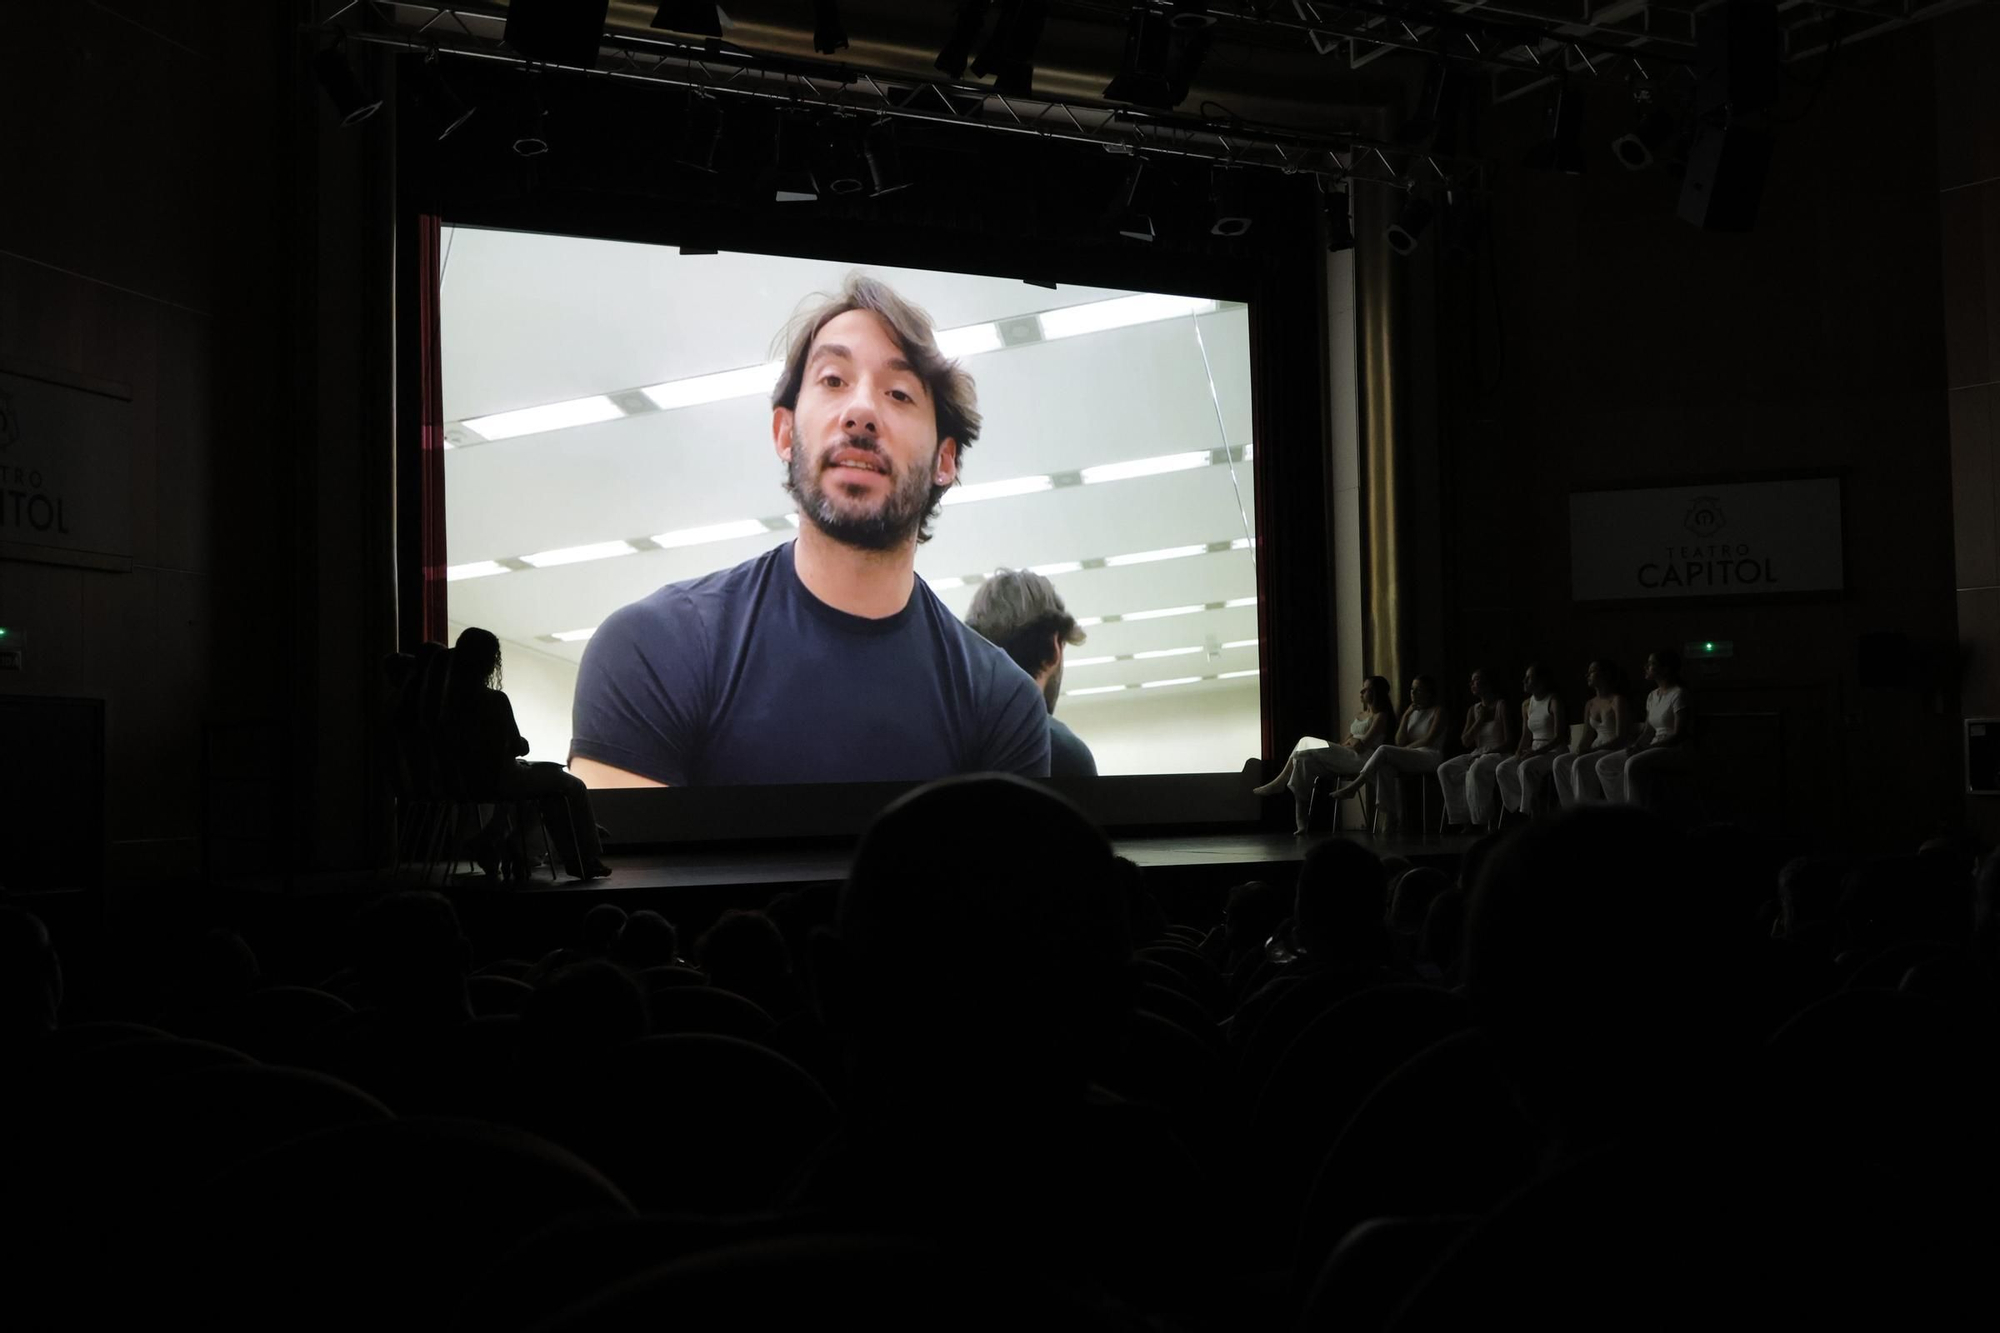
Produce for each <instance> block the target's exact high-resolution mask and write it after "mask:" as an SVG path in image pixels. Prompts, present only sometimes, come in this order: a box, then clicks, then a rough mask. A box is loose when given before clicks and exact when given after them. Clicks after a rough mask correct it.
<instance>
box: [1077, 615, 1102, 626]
mask: <svg viewBox="0 0 2000 1333" xmlns="http://www.w3.org/2000/svg"><path fill="white" fill-rule="evenodd" d="M1076 623H1077V624H1079V625H1102V624H1103V623H1104V617H1103V616H1085V617H1084V618H1083V619H1081V620H1079V621H1077V622H1076Z"/></svg>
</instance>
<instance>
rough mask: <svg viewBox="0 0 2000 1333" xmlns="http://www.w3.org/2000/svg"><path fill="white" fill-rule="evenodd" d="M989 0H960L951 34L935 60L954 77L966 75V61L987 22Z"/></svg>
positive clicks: (959, 77)
mask: <svg viewBox="0 0 2000 1333" xmlns="http://www.w3.org/2000/svg"><path fill="white" fill-rule="evenodd" d="M986 6H987V0H958V12H957V14H955V15H954V16H953V17H952V20H951V36H950V37H949V38H948V39H946V41H945V44H944V50H942V51H940V52H938V58H937V60H936V61H935V62H933V63H934V64H935V66H936V68H938V69H940V70H943V71H944V72H945V73H946V74H949V75H951V77H952V78H954V79H961V78H964V77H965V62H966V61H967V60H969V59H971V58H972V44H973V43H974V42H976V41H978V40H979V30H980V28H981V27H983V26H984V25H985V23H986Z"/></svg>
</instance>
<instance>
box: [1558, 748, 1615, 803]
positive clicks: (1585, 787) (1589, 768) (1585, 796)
mask: <svg viewBox="0 0 2000 1333" xmlns="http://www.w3.org/2000/svg"><path fill="white" fill-rule="evenodd" d="M1614 756H1617V757H1620V758H1622V757H1623V756H1622V754H1620V753H1619V752H1617V751H1605V750H1585V751H1584V752H1583V753H1582V754H1580V755H1578V756H1577V757H1576V762H1575V763H1574V764H1572V765H1571V766H1570V769H1569V786H1568V787H1567V788H1565V789H1564V791H1565V797H1564V799H1565V801H1566V802H1567V803H1568V804H1570V805H1598V804H1601V803H1602V802H1603V801H1605V800H1607V799H1609V798H1607V797H1606V796H1605V794H1604V782H1603V780H1602V779H1601V778H1600V777H1599V776H1598V774H1599V772H1600V771H1601V770H1600V769H1599V768H1598V765H1600V764H1602V763H1603V762H1604V761H1605V760H1606V759H1609V758H1612V757H1614ZM1562 771H1563V770H1562V769H1561V768H1560V767H1558V768H1557V769H1556V772H1557V773H1558V774H1560V773H1561V772H1562ZM1620 772H1621V773H1622V772H1623V769H1622V767H1621V769H1620ZM1620 790H1623V788H1620Z"/></svg>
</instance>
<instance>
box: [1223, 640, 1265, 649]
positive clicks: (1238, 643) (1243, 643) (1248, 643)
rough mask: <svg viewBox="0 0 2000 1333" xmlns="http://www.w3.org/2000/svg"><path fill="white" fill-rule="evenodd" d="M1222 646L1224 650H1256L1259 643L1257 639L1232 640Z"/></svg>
mask: <svg viewBox="0 0 2000 1333" xmlns="http://www.w3.org/2000/svg"><path fill="white" fill-rule="evenodd" d="M1222 646H1223V647H1224V648H1255V647H1256V646H1257V641H1256V640H1255V639H1231V640H1230V641H1229V642H1228V643H1225V644H1223V645H1222Z"/></svg>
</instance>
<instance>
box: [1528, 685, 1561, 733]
mask: <svg viewBox="0 0 2000 1333" xmlns="http://www.w3.org/2000/svg"><path fill="white" fill-rule="evenodd" d="M1555 738H1556V697H1555V695H1553V694H1551V695H1550V696H1549V697H1548V698H1546V699H1534V698H1531V699H1529V700H1528V739H1529V740H1531V741H1537V742H1540V743H1541V744H1544V745H1546V744H1547V743H1548V742H1550V741H1552V740H1554V739H1555Z"/></svg>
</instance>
